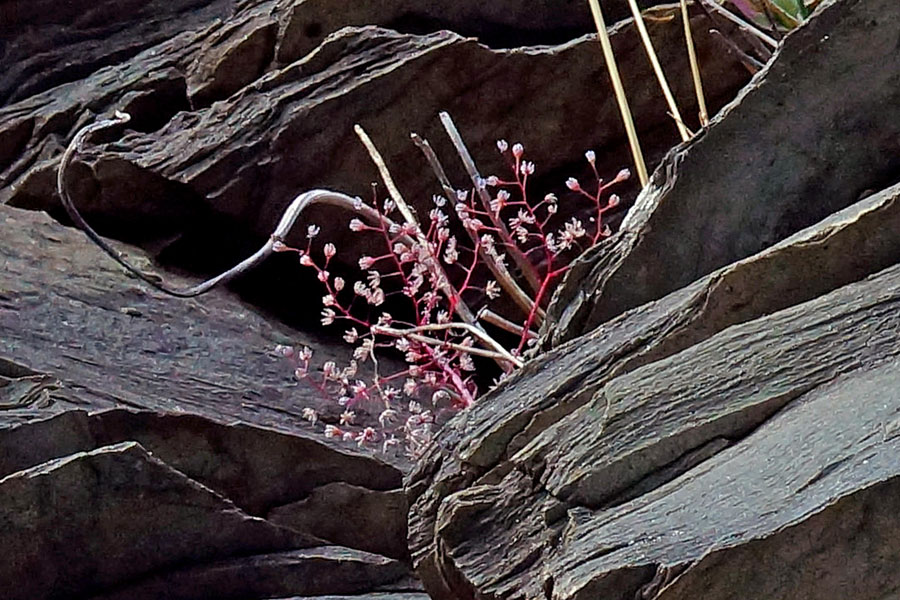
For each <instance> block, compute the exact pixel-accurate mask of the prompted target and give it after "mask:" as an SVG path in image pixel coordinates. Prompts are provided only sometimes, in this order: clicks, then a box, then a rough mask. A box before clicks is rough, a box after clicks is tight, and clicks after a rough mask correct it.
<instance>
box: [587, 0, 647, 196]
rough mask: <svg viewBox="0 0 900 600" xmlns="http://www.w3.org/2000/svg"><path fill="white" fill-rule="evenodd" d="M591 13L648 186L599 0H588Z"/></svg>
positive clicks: (637, 164)
mask: <svg viewBox="0 0 900 600" xmlns="http://www.w3.org/2000/svg"><path fill="white" fill-rule="evenodd" d="M588 3H589V4H590V6H591V13H593V15H594V24H595V25H596V26H597V35H598V36H599V38H600V47H601V48H602V49H603V59H604V60H605V61H606V69H607V70H608V71H609V78H610V80H612V86H613V90H614V91H615V94H616V102H617V103H618V105H619V113H620V114H621V115H622V124H623V125H624V126H625V133H626V134H627V135H628V145H629V146H631V156H632V159H633V160H634V170H635V171H636V172H637V175H638V180H639V181H640V182H641V186H646V185H647V182H648V181H649V180H650V178H649V177H648V176H647V165H646V164H644V155H643V153H642V152H641V145H640V143H639V142H638V137H637V131H636V130H635V128H634V120H633V119H632V117H631V109H630V108H629V107H628V99H627V98H626V97H625V88H624V87H623V86H622V79H621V77H619V68H618V66H617V65H616V57H615V56H614V55H613V51H612V44H611V43H610V41H609V34H608V33H607V32H606V23H605V22H604V20H603V12H602V11H601V10H600V2H599V0H588Z"/></svg>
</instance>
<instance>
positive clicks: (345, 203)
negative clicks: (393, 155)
mask: <svg viewBox="0 0 900 600" xmlns="http://www.w3.org/2000/svg"><path fill="white" fill-rule="evenodd" d="M130 119H131V117H130V116H129V115H128V114H127V113H123V112H119V111H117V112H116V113H115V117H114V118H112V119H104V120H101V121H98V122H96V123H94V124H92V125H88V126H87V127H84V128H83V129H81V130H79V131H78V132H77V133H76V134H75V137H74V138H72V141H71V143H69V146H68V147H67V148H66V151H65V152H64V153H63V156H62V160H61V161H60V164H59V170H58V171H57V177H56V185H57V192H58V193H59V197H60V201H61V202H62V205H63V208H65V210H66V213H67V214H68V215H69V218H70V219H72V221H73V222H74V223H75V225H76V226H77V227H78V228H79V229H81V230H82V231H83V232H84V233H85V234H86V235H87V236H88V238H90V240H91V241H93V242H94V243H95V244H96V245H97V246H98V247H99V248H100V249H101V250H103V251H104V252H105V253H106V254H107V255H109V256H110V258H112V259H113V260H115V261H116V262H117V263H119V264H120V265H122V266H123V267H124V268H125V269H126V270H127V271H129V272H130V273H132V274H133V275H135V276H136V277H138V278H140V279H141V280H143V281H145V282H146V283H148V284H149V285H151V286H152V287H154V288H156V289H157V290H159V291H161V292H163V293H165V294H168V295H170V296H176V297H179V298H192V297H194V296H199V295H201V294H204V293H206V292H208V291H210V290H211V289H213V288H214V287H216V286H217V285H220V284H223V283H227V282H229V281H231V280H232V279H234V278H235V277H238V276H239V275H242V274H243V273H246V272H247V271H249V270H251V269H253V268H254V267H256V266H257V265H259V264H260V263H262V262H263V261H264V260H265V259H266V258H267V257H268V256H269V255H270V254H272V253H273V252H274V248H275V246H276V244H278V243H283V242H284V239H285V238H286V237H287V234H288V233H289V232H290V230H291V229H292V228H293V226H294V223H295V222H296V220H297V218H298V217H299V216H300V214H301V213H302V212H303V211H304V210H305V209H306V208H308V207H309V206H311V205H313V204H327V205H331V206H336V207H340V208H343V209H346V210H350V211H353V212H356V213H359V214H361V215H362V216H363V217H364V218H366V219H367V220H370V221H376V222H377V221H378V220H379V219H380V218H381V216H380V215H379V214H378V212H377V211H375V210H374V209H372V208H371V207H368V206H365V205H363V206H362V207H360V206H359V201H358V200H357V199H356V198H351V197H350V196H347V195H345V194H341V193H338V192H332V191H329V190H310V191H308V192H304V193H302V194H300V195H299V196H297V197H296V198H295V199H294V200H293V202H291V204H290V205H289V206H288V207H287V209H286V210H285V212H284V214H283V215H282V217H281V220H280V221H279V223H278V226H277V227H276V228H275V231H274V232H273V233H272V235H271V236H270V237H269V240H268V241H267V242H266V243H265V244H263V246H262V248H260V249H259V250H257V251H256V252H255V253H254V254H253V255H251V256H250V257H248V258H246V259H245V260H243V261H241V262H240V263H238V264H237V265H235V266H234V267H232V268H230V269H228V270H227V271H225V272H224V273H222V274H220V275H217V276H216V277H213V278H211V279H208V280H206V281H204V282H202V283H199V284H197V285H194V286H191V287H187V288H173V287H171V286H169V285H167V284H165V283H164V282H163V281H162V278H161V277H159V276H158V275H155V274H152V273H146V272H144V271H142V270H141V269H139V268H137V267H135V266H134V265H132V264H131V263H129V262H128V261H127V260H125V259H124V258H123V257H122V255H121V254H120V253H119V252H118V251H117V250H116V249H115V248H113V247H112V246H110V245H109V243H107V241H106V240H104V239H103V238H102V237H100V235H99V234H98V233H97V232H96V231H94V229H93V228H92V227H91V226H90V225H88V223H87V222H86V221H85V220H84V218H83V217H82V216H81V213H80V212H79V211H78V209H77V208H76V207H75V204H74V202H73V201H72V198H71V196H70V195H69V190H68V181H67V178H68V170H69V165H70V164H71V162H72V159H73V158H74V157H75V155H76V154H77V153H79V152H82V151H83V150H84V145H85V142H86V141H87V138H88V136H90V135H91V134H92V133H94V132H97V131H101V130H103V129H108V128H110V127H113V126H116V125H122V124H125V123H127V122H128V121H129V120H130Z"/></svg>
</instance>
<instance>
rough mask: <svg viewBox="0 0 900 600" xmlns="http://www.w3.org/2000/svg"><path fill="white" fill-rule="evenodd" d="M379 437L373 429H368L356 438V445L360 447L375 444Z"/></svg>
mask: <svg viewBox="0 0 900 600" xmlns="http://www.w3.org/2000/svg"><path fill="white" fill-rule="evenodd" d="M377 437H378V434H377V433H376V432H375V430H374V429H373V428H371V427H366V428H365V429H363V430H362V431H360V432H359V433H358V434H357V436H356V443H357V444H359V445H360V446H364V445H365V444H368V443H371V442H374V441H375V439H376V438H377Z"/></svg>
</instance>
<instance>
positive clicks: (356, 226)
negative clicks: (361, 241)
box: [350, 219, 366, 231]
mask: <svg viewBox="0 0 900 600" xmlns="http://www.w3.org/2000/svg"><path fill="white" fill-rule="evenodd" d="M365 228H366V224H365V223H363V222H362V221H361V220H360V219H353V220H351V221H350V231H362V230H363V229H365Z"/></svg>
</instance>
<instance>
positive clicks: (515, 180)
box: [275, 130, 629, 455]
mask: <svg viewBox="0 0 900 600" xmlns="http://www.w3.org/2000/svg"><path fill="white" fill-rule="evenodd" d="M360 131H361V130H358V131H357V133H360ZM364 135H365V133H364V132H362V134H361V137H363V136H364ZM367 140H368V138H367V136H366V137H365V138H364V139H363V141H364V143H366V141H367ZM370 143H371V142H370V141H369V144H370ZM497 149H498V150H499V151H500V153H501V155H502V156H503V157H504V158H505V159H506V161H507V163H508V165H509V169H510V175H509V176H508V177H506V178H500V177H497V176H490V177H487V178H481V177H479V176H476V177H473V183H474V185H473V189H471V190H460V191H454V190H452V189H450V188H449V187H448V186H446V185H445V186H444V189H445V192H446V193H445V194H444V195H442V196H434V197H433V198H432V206H431V208H430V210H429V212H428V215H427V218H426V219H423V221H422V222H421V223H420V222H419V220H418V219H417V218H416V216H415V214H414V213H413V212H412V210H411V209H410V207H409V206H408V205H406V203H405V201H404V200H403V199H402V197H401V196H400V195H399V192H396V188H395V187H394V186H393V183H392V182H391V181H390V180H389V177H390V175H389V174H388V173H387V172H386V168H384V169H382V175H383V176H384V177H385V178H386V179H385V182H386V184H387V187H388V189H389V190H392V194H391V198H388V199H386V200H381V201H379V199H378V198H377V196H376V197H374V198H373V199H372V200H371V201H370V202H369V203H364V202H363V201H362V200H361V199H356V201H355V202H356V204H355V206H354V208H355V212H356V215H355V216H353V218H352V219H351V220H350V222H349V227H350V229H351V231H353V232H356V233H360V234H363V233H366V234H368V235H375V236H377V237H378V238H380V239H381V240H382V242H383V247H384V252H383V253H382V254H379V255H376V256H369V255H364V256H362V257H360V258H359V260H358V267H359V272H360V276H359V278H358V279H356V280H354V281H346V280H345V279H344V278H342V277H339V276H334V275H332V273H331V271H330V267H331V266H332V261H333V259H334V258H335V256H336V255H337V252H338V249H337V248H336V247H335V245H334V244H333V243H330V242H329V243H325V244H324V245H323V246H322V247H321V253H319V252H316V251H315V247H316V246H315V244H314V240H315V239H316V237H317V235H318V234H319V232H320V230H319V228H318V227H316V226H315V225H311V226H309V227H308V230H307V236H306V237H307V243H306V247H305V248H294V247H289V246H286V245H285V244H282V243H279V244H277V245H276V248H275V250H276V251H280V252H293V253H296V254H297V255H298V257H299V260H300V264H301V265H303V266H304V267H307V268H310V269H313V270H314V271H315V273H316V276H317V278H318V280H319V281H320V282H321V284H322V288H323V295H322V312H321V322H322V324H323V325H326V326H327V325H334V324H340V325H341V326H342V327H343V339H344V341H346V342H347V343H348V344H350V345H352V346H353V353H352V359H351V360H350V361H349V364H346V365H337V364H335V363H334V362H333V361H329V362H325V363H324V364H322V365H321V366H319V367H314V366H313V352H312V350H311V349H309V348H308V347H303V348H292V347H287V346H279V347H278V348H277V351H278V352H279V353H280V354H281V355H283V356H284V357H286V358H288V359H290V360H291V361H292V363H293V365H294V369H295V376H296V377H297V378H298V379H300V380H303V381H305V382H307V383H308V384H309V385H311V386H312V387H313V388H314V389H315V390H317V391H318V392H319V393H320V394H321V395H322V396H324V397H326V398H334V399H336V401H337V402H338V404H339V405H340V407H341V410H342V412H341V414H340V419H339V421H338V422H336V423H327V424H324V434H325V436H327V437H331V438H340V439H343V440H346V441H352V442H355V443H357V444H359V445H360V446H364V445H370V446H373V445H379V444H380V446H381V447H382V449H383V450H384V451H388V450H390V449H392V448H395V449H398V450H399V449H405V450H406V451H407V452H408V453H409V454H411V455H418V454H419V453H420V452H421V451H422V450H423V449H424V448H425V446H426V445H427V444H428V443H429V442H430V441H431V438H432V435H433V433H434V429H435V427H436V426H437V425H438V424H439V422H440V420H441V418H442V417H445V416H447V415H449V414H452V413H453V412H455V411H458V410H460V409H464V408H466V407H468V406H470V405H471V404H472V403H473V402H474V401H475V399H476V397H477V396H478V392H479V389H478V384H477V383H476V381H475V379H474V377H473V375H474V373H475V370H476V360H482V361H484V360H487V361H492V362H494V363H496V365H497V366H498V367H499V369H498V371H499V372H500V374H501V377H503V376H505V375H506V374H508V373H510V372H511V371H512V370H513V369H515V368H517V367H519V366H521V365H522V361H521V355H522V353H523V351H524V349H525V348H526V347H527V346H529V345H530V344H533V343H535V342H536V340H537V334H536V332H535V330H536V328H537V327H539V326H540V324H541V322H542V320H543V318H544V308H545V306H546V304H547V302H548V298H549V295H550V292H551V291H552V286H553V284H554V283H555V282H556V281H558V279H559V277H560V276H561V275H562V274H563V273H565V271H566V270H567V268H568V263H569V261H570V260H571V256H572V254H571V253H570V252H569V251H572V250H580V249H583V248H584V247H585V246H587V245H591V244H595V243H596V242H597V241H598V240H600V239H601V238H602V237H605V236H608V235H610V233H611V231H610V228H609V226H608V225H607V224H606V223H605V222H604V215H605V214H606V212H607V211H609V210H610V209H612V208H614V207H615V206H617V205H618V204H619V203H620V200H619V197H618V196H617V195H615V194H610V193H609V191H610V188H612V187H613V186H615V185H617V184H619V183H621V182H623V181H625V180H626V179H628V177H629V172H628V171H627V170H622V171H620V172H619V174H618V175H617V176H616V177H615V178H614V179H612V180H611V181H608V182H604V181H603V180H602V179H601V178H600V176H599V174H598V173H597V170H596V164H595V155H594V153H593V152H587V153H586V155H585V156H586V159H587V162H588V163H589V164H590V166H591V169H592V170H593V173H594V177H595V183H593V184H592V185H591V186H590V187H591V189H590V190H587V189H585V188H583V187H582V185H581V183H580V182H579V181H578V180H576V179H574V178H570V179H568V181H566V187H568V189H569V190H571V191H573V192H576V193H577V194H578V196H579V197H581V198H582V199H584V201H585V206H586V208H587V210H586V211H585V210H582V213H584V212H587V213H589V215H590V216H589V217H587V221H586V222H584V221H583V220H582V219H579V218H577V217H570V218H568V219H567V220H563V219H562V218H561V217H559V216H558V211H559V200H558V199H557V197H556V195H554V194H547V195H545V196H544V197H543V198H542V199H540V200H538V201H534V200H533V199H531V198H530V197H529V195H528V180H529V178H530V177H531V176H532V175H533V174H534V172H535V164H534V163H533V162H531V161H528V160H525V158H524V153H525V150H524V148H523V146H522V145H521V144H514V145H512V146H511V147H510V145H509V144H508V143H507V142H506V141H503V140H500V141H498V142H497ZM370 153H372V154H373V159H376V164H381V165H383V163H381V162H380V156H379V155H377V151H376V150H374V146H372V147H371V148H370ZM380 168H381V167H380ZM451 191H452V192H453V193H452V194H451V193H449V192H451ZM582 208H583V209H584V208H585V207H582ZM565 212H566V213H567V214H572V213H573V212H575V211H573V210H566V211H565ZM567 257H568V258H567ZM513 265H514V266H515V270H516V272H517V273H519V274H520V275H518V276H515V277H514V276H513V275H512V273H511V268H510V267H511V266H513ZM503 295H508V296H509V298H510V300H511V302H506V303H505V304H504V307H505V311H503V312H504V313H505V314H500V311H498V312H495V311H494V310H493V306H492V304H493V303H494V301H496V300H497V299H498V298H500V297H501V296H503ZM386 306H390V307H391V311H390V312H389V311H388V310H387V309H386V308H385V307H386ZM510 313H512V314H510ZM498 337H499V338H501V339H504V340H506V341H509V340H512V341H511V343H507V344H506V345H504V344H502V343H500V342H498V341H497V339H498ZM391 353H393V354H394V355H395V356H401V357H402V359H403V363H404V367H403V368H400V369H388V370H387V371H389V372H386V370H385V369H384V368H383V367H382V366H381V365H382V364H383V363H384V362H385V361H383V360H382V361H380V358H381V357H383V356H387V355H389V354H391ZM394 364H396V363H394ZM401 407H402V408H403V410H401ZM360 411H365V412H367V413H373V412H374V413H376V414H378V423H379V427H378V428H375V427H373V426H367V427H362V426H357V425H356V424H355V421H356V420H357V414H359V412H360ZM401 414H402V415H403V417H402V418H401ZM303 416H304V417H305V418H306V419H307V420H309V421H310V422H311V423H312V424H313V425H318V424H319V422H320V420H321V419H320V417H321V416H320V415H319V414H317V413H316V411H314V410H313V409H311V408H307V409H305V410H304V411H303Z"/></svg>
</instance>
